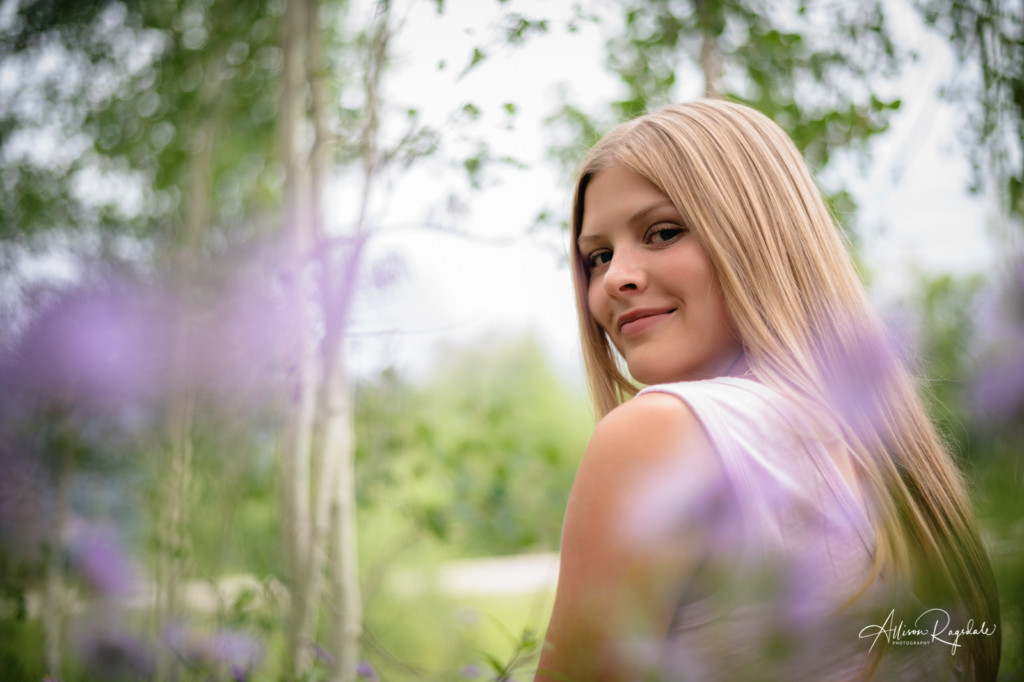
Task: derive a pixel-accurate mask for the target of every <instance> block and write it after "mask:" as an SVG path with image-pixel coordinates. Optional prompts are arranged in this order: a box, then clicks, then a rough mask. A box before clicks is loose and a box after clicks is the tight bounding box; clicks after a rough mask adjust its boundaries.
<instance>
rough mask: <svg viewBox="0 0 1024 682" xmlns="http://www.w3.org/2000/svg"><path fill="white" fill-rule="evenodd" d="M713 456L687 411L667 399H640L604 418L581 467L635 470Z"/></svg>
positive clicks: (680, 403)
mask: <svg viewBox="0 0 1024 682" xmlns="http://www.w3.org/2000/svg"><path fill="white" fill-rule="evenodd" d="M712 456H713V450H712V448H711V443H710V440H709V439H708V435H707V433H706V432H705V431H704V427H703V426H701V423H700V420H698V418H697V415H696V414H694V412H693V410H692V409H691V408H690V406H689V405H688V404H687V403H686V402H684V401H683V400H681V399H679V398H678V397H676V396H674V395H670V394H668V393H644V394H642V395H638V396H636V397H635V398H633V399H631V400H628V401H626V402H624V403H622V404H621V405H619V406H618V407H616V408H615V409H614V410H612V411H611V412H609V413H608V414H607V415H605V416H604V418H603V419H601V421H600V422H599V423H598V425H597V427H596V428H595V429H594V434H593V436H592V437H591V439H590V443H589V445H588V446H587V451H586V455H585V456H584V463H585V464H586V463H587V459H591V460H594V462H593V464H594V465H599V466H627V467H629V468H630V469H636V468H638V467H641V466H643V465H645V464H647V465H656V464H657V463H659V462H671V461H677V462H681V461H682V460H689V461H690V463H691V464H693V463H695V460H700V459H706V458H708V457H712Z"/></svg>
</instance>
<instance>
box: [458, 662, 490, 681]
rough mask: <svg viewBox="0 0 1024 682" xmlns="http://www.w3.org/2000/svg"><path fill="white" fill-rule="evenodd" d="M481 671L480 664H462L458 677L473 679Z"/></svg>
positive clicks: (478, 675)
mask: <svg viewBox="0 0 1024 682" xmlns="http://www.w3.org/2000/svg"><path fill="white" fill-rule="evenodd" d="M483 672H484V670H483V668H482V667H481V666H480V665H478V664H476V663H471V664H469V665H464V666H462V667H461V668H460V669H459V677H463V678H465V679H467V680H473V679H476V678H477V677H480V676H481V675H482V674H483Z"/></svg>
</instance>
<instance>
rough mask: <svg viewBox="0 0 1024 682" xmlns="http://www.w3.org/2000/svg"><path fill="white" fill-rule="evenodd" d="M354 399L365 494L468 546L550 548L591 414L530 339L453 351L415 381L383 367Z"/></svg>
mask: <svg viewBox="0 0 1024 682" xmlns="http://www.w3.org/2000/svg"><path fill="white" fill-rule="evenodd" d="M357 405H358V407H357V421H356V423H357V442H358V443H359V446H358V452H357V457H358V471H359V485H358V490H359V495H360V502H361V503H362V504H364V505H368V506H371V507H372V506H375V505H383V504H387V505H396V504H397V505H398V506H399V507H400V508H402V509H403V510H405V512H406V513H407V514H408V515H409V517H410V518H411V519H413V520H414V522H415V523H416V524H417V525H418V526H419V527H420V528H421V529H422V530H423V531H425V532H427V533H429V534H431V535H433V536H436V537H437V538H439V539H441V540H443V541H445V542H449V543H453V544H455V545H456V546H459V547H462V548H463V549H464V551H468V552H469V553H472V554H484V553H510V552H516V551H522V550H525V549H536V548H543V549H549V550H550V549H554V548H556V547H557V543H558V539H559V536H560V532H561V518H562V513H563V511H564V506H565V496H566V493H567V491H568V489H569V487H570V485H571V482H572V477H573V475H574V472H575V469H576V465H577V463H578V461H579V457H580V456H581V455H582V453H583V448H584V446H585V444H586V439H587V436H588V434H589V430H590V428H591V425H592V419H591V417H590V416H589V414H588V413H587V412H586V410H585V408H584V405H585V401H584V400H583V399H582V397H580V396H576V395H573V394H571V393H570V392H568V391H567V390H566V389H565V388H564V387H563V386H562V385H561V384H560V382H559V381H558V380H557V379H556V378H555V377H554V376H553V375H552V374H551V371H550V369H549V368H548V367H547V364H546V362H545V361H544V358H543V352H542V351H541V349H540V348H539V346H538V345H537V343H536V341H534V340H532V339H527V340H524V341H522V342H520V343H518V344H515V345H510V346H505V347H498V348H497V349H496V348H494V347H492V346H490V345H489V344H487V345H486V350H478V351H476V352H471V353H460V354H458V355H456V356H454V357H453V359H452V362H450V363H449V364H446V365H441V366H439V367H438V369H437V370H436V372H435V374H434V376H433V378H432V379H431V380H430V381H429V382H428V383H426V384H424V385H422V386H419V387H412V386H406V385H404V384H402V383H401V382H400V381H399V380H398V378H397V377H396V376H394V375H393V374H385V375H384V376H383V377H382V378H381V381H380V382H379V383H378V384H376V385H364V386H362V387H361V388H360V390H359V393H358V396H357ZM396 490H402V491H403V492H402V494H401V495H397V496H396V495H394V491H396Z"/></svg>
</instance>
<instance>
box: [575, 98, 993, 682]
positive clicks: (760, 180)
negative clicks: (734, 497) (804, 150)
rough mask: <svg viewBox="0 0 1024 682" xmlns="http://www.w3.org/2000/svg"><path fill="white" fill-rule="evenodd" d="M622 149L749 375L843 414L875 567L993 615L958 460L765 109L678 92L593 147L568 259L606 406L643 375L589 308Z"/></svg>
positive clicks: (988, 666)
mask: <svg viewBox="0 0 1024 682" xmlns="http://www.w3.org/2000/svg"><path fill="white" fill-rule="evenodd" d="M613 164H618V165H621V166H623V167H626V168H628V169H630V170H632V171H634V172H636V173H638V174H639V175H641V176H643V177H645V178H646V179H647V180H649V181H650V182H652V183H653V184H654V185H656V186H657V187H658V188H659V189H660V190H661V191H662V192H663V193H664V194H665V195H666V196H668V197H669V199H671V200H672V202H673V203H674V204H675V207H676V208H677V209H678V210H679V212H680V214H681V215H682V216H683V219H684V221H685V222H686V223H687V227H688V228H689V229H690V230H691V232H692V234H693V235H694V237H695V238H696V239H697V240H699V243H700V244H701V245H702V246H703V247H704V250H705V252H706V253H707V256H708V259H709V260H710V262H711V264H712V266H713V268H714V270H715V272H716V274H717V276H718V279H719V282H720V284H721V288H722V292H723V295H724V297H725V302H726V306H727V308H728V310H729V312H730V315H731V316H732V319H733V322H734V324H735V325H736V329H737V330H738V332H739V335H740V338H741V339H742V342H743V345H744V349H745V353H746V356H747V359H748V362H749V365H750V367H751V370H752V371H753V373H754V375H755V376H756V377H757V378H758V379H759V380H760V381H762V382H763V383H764V384H766V385H768V386H770V387H772V388H774V389H775V390H777V391H779V392H780V393H782V394H783V395H786V396H788V397H790V398H792V399H793V400H796V401H798V402H800V403H801V404H803V405H805V406H806V407H807V408H809V412H811V413H817V414H820V415H825V417H824V419H826V420H827V421H828V422H829V423H832V424H834V425H836V426H837V427H838V428H839V430H840V432H841V434H842V437H843V438H844V440H845V441H846V444H847V446H848V448H849V450H850V454H851V458H852V460H853V465H854V469H855V471H856V474H857V477H858V479H859V482H860V484H861V488H862V490H863V491H864V492H865V497H866V500H867V503H868V505H869V509H870V511H871V513H872V516H873V521H874V524H875V527H876V533H877V542H876V562H875V564H876V575H877V572H883V573H886V574H887V575H891V576H895V577H897V578H898V579H902V580H905V581H907V582H908V583H910V584H911V585H912V586H913V589H914V591H915V592H916V593H917V595H918V596H919V597H921V598H941V599H944V600H948V601H949V602H950V603H951V605H952V606H954V608H955V609H956V610H957V612H958V613H959V614H960V615H961V616H963V615H964V614H967V615H969V616H970V617H973V618H975V619H977V620H978V621H979V622H980V620H981V619H984V620H985V621H987V622H988V623H989V624H993V623H998V622H999V604H998V600H997V596H996V587H995V580H994V577H993V574H992V569H991V566H990V564H989V561H988V557H987V554H986V552H985V549H984V547H983V545H982V543H981V540H980V538H979V534H978V530H977V527H976V524H975V520H974V515H973V512H972V511H971V505H970V502H969V499H968V497H967V494H966V492H965V486H964V482H963V480H962V478H961V475H960V472H959V471H958V469H957V467H956V465H955V464H954V462H953V460H952V458H951V456H950V454H949V453H948V451H947V450H946V449H945V447H944V446H943V444H942V443H941V441H940V439H939V438H938V435H937V434H936V431H935V428H934V426H933V425H932V423H931V422H930V421H929V419H928V417H927V415H926V413H925V410H924V407H923V405H922V403H921V400H920V398H919V397H918V395H917V391H916V388H915V384H914V381H913V379H912V377H911V376H910V374H909V373H908V371H907V370H906V369H905V367H904V366H903V363H902V362H901V361H900V359H899V358H898V357H897V356H896V354H895V353H894V352H893V351H892V350H891V345H890V344H889V343H887V342H886V341H887V339H886V338H885V332H884V329H883V326H882V324H881V323H880V321H879V320H878V318H877V316H876V315H875V313H874V312H873V310H872V308H871V306H870V304H869V303H868V300H867V296H866V294H865V291H864V287H863V286H862V284H861V282H860V279H859V277H858V276H857V273H856V272H855V270H854V268H853V265H852V263H851V260H850V257H849V255H848V253H847V251H846V248H845V244H844V241H843V239H842V237H841V236H840V234H839V231H838V230H837V229H836V226H835V224H834V222H833V220H832V216H831V215H830V214H829V211H828V209H827V208H826V206H825V204H824V202H823V200H822V197H821V193H820V192H819V191H818V188H817V187H816V185H815V183H814V181H813V179H812V178H811V175H810V173H809V172H808V170H807V167H806V165H805V164H804V161H803V159H802V157H801V156H800V153H799V152H798V151H797V149H796V147H795V146H794V145H793V142H792V141H791V140H790V139H789V137H788V136H787V135H786V134H785V133H784V132H783V131H782V130H781V129H780V128H779V127H778V126H777V125H776V124H775V123H774V122H772V121H771V120H770V119H769V118H767V117H766V116H764V115H763V114H761V113H759V112H757V111H755V110H753V109H750V108H748V107H745V106H742V105H738V104H734V103H730V102H724V101H713V100H703V101H697V102H690V103H687V104H682V105H677V106H673V107H669V108H666V109H663V110H661V111H657V112H654V113H650V114H647V115H645V116H642V117H640V118H637V119H635V120H632V121H629V122H627V123H624V124H622V125H620V126H619V127H617V128H615V129H614V130H613V131H612V132H610V133H609V134H608V135H606V136H605V137H604V138H602V139H601V140H600V142H598V143H597V145H595V147H594V148H593V149H592V150H591V151H590V153H589V155H588V156H587V158H586V159H585V160H584V162H583V165H582V168H581V170H580V173H579V176H578V180H577V182H576V190H575V196H574V199H573V212H572V231H573V235H572V249H573V257H572V268H573V281H574V285H575V289H576V305H577V311H578V316H579V326H580V336H581V339H582V344H583V358H584V364H585V368H586V372H587V377H588V381H589V383H590V388H591V393H592V396H593V399H594V403H595V409H596V411H597V413H598V415H599V416H603V415H604V414H606V413H607V412H608V411H610V410H611V409H612V408H614V407H615V406H616V405H618V404H619V403H620V402H622V401H623V400H624V399H626V398H628V397H630V396H632V395H633V394H635V392H636V390H637V389H636V386H635V385H634V384H633V383H632V382H631V381H630V380H629V379H628V378H627V377H626V376H625V375H624V374H623V372H622V369H621V367H620V364H619V361H618V360H617V356H616V353H615V351H614V350H613V348H612V346H611V344H610V342H609V340H608V338H607V336H606V335H605V333H604V332H603V331H602V330H601V328H600V327H599V326H598V324H597V322H596V321H595V320H594V318H593V317H592V316H591V314H590V311H589V308H588V305H587V289H588V286H589V274H588V269H587V267H586V264H585V263H584V260H583V257H582V255H581V254H580V252H579V250H578V249H577V247H576V239H577V238H578V237H579V235H580V230H581V226H582V221H583V199H584V194H585V192H586V189H587V185H588V183H589V181H590V179H591V178H592V177H593V176H594V175H595V174H596V173H599V172H600V171H601V170H602V169H604V168H607V167H608V166H610V165H613ZM873 577H874V576H873ZM1000 635H1001V631H999V630H998V629H997V632H996V633H995V634H994V635H993V636H991V637H986V636H974V637H967V638H965V640H966V642H965V643H964V644H963V646H964V649H965V650H966V652H967V653H968V654H969V656H968V660H969V661H970V664H969V669H972V670H973V676H974V677H975V679H979V680H988V679H995V676H996V671H997V668H998V665H999V655H1000V642H1001V637H1000Z"/></svg>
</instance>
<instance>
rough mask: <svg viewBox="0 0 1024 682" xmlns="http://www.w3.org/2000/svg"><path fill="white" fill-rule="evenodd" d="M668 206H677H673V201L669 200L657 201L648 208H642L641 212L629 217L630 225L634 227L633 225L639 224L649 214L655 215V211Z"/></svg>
mask: <svg viewBox="0 0 1024 682" xmlns="http://www.w3.org/2000/svg"><path fill="white" fill-rule="evenodd" d="M666 206H672V207H673V208H674V207H675V204H673V203H672V200H671V199H668V198H665V199H661V200H660V201H656V202H654V203H653V204H649V205H648V206H645V207H643V208H641V209H640V210H639V211H637V212H636V213H634V214H633V215H631V216H629V223H630V224H631V225H632V224H633V223H636V222H639V221H641V220H643V219H644V218H646V217H647V214H649V213H653V212H654V211H657V210H658V209H661V208H664V207H666Z"/></svg>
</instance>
